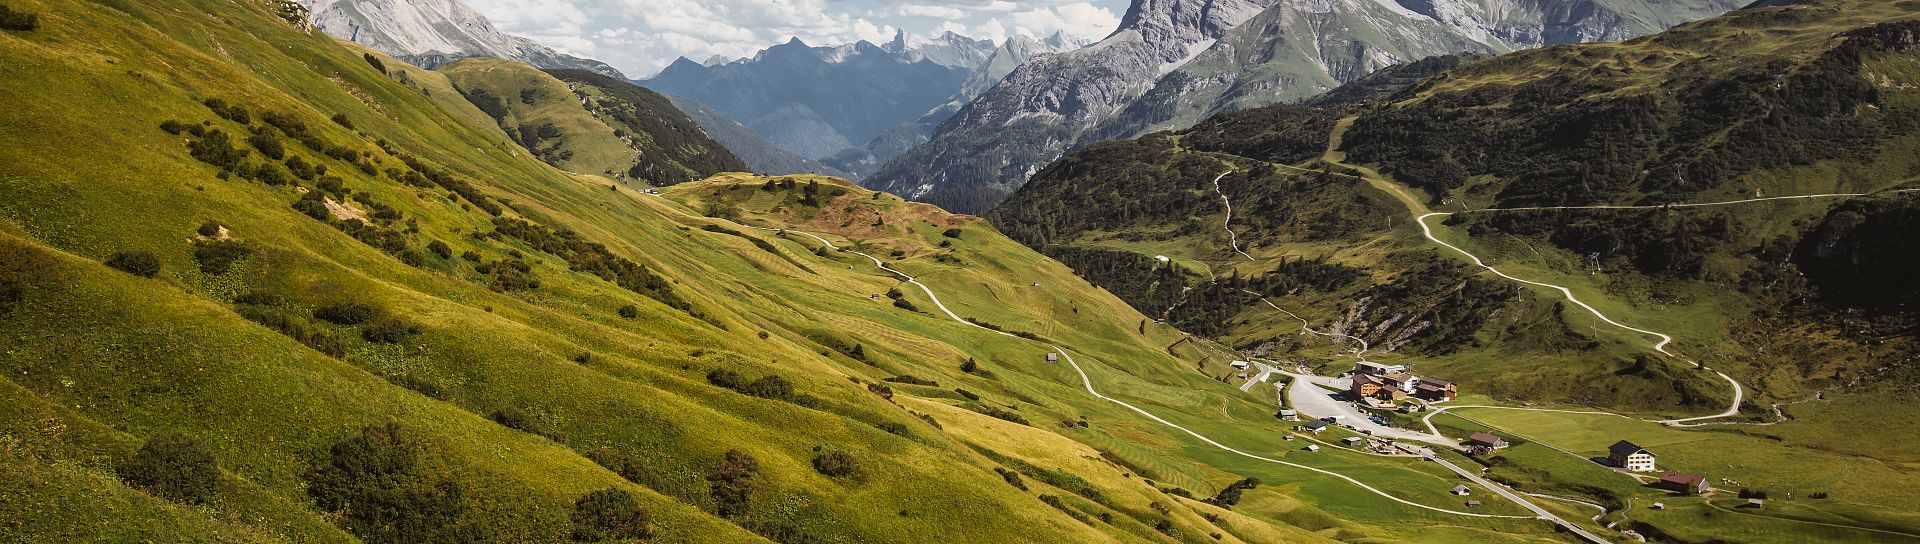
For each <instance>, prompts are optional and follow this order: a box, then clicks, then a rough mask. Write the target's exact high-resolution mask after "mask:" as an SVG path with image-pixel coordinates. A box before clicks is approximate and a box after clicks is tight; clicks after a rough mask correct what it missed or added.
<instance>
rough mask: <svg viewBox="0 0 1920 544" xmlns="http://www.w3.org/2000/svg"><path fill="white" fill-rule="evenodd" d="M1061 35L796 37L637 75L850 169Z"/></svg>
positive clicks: (927, 126)
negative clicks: (749, 53) (998, 39)
mask: <svg viewBox="0 0 1920 544" xmlns="http://www.w3.org/2000/svg"><path fill="white" fill-rule="evenodd" d="M1083 44H1084V43H1083V42H1079V41H1076V40H1073V39H1071V38H1067V37H1066V36H1064V35H1062V34H1056V35H1054V36H1050V37H1048V38H1046V39H1044V40H1041V39H1034V38H1031V37H1027V36H1019V35H1016V36H1014V37H1012V38H1009V39H1007V40H1006V41H1004V42H1003V43H1000V44H995V43H994V42H993V41H991V40H980V39H974V38H969V37H966V36H961V35H959V34H955V33H952V32H947V33H944V34H942V35H940V36H938V37H934V38H921V37H917V36H913V35H911V34H908V33H905V32H900V33H897V34H896V35H895V36H894V38H893V39H892V40H890V41H888V42H887V43H885V44H878V45H876V44H874V43H871V42H865V41H861V42H856V43H852V44H846V45H838V46H813V45H809V44H807V43H805V42H803V41H801V40H799V39H797V38H796V39H793V40H790V41H788V42H787V43H784V44H780V45H776V46H773V47H770V48H768V49H766V50H763V51H761V52H759V53H758V54H756V55H754V56H753V57H751V58H743V59H736V60H731V61H726V60H721V59H709V60H708V61H707V62H705V63H701V62H695V61H693V60H692V59H688V58H681V59H679V60H677V61H675V62H674V63H673V64H672V65H669V66H668V67H667V68H666V69H665V70H662V71H661V72H660V74H659V75H656V76H654V77H652V78H650V79H646V80H643V81H640V82H639V83H640V84H642V85H645V86H647V87H649V88H652V89H655V90H658V91H661V92H663V93H667V94H670V95H675V96H682V97H686V98H689V99H692V100H695V101H698V102H700V103H702V104H706V105H708V106H710V107H712V108H713V109H714V110H715V111H718V112H720V113H721V114H724V115H726V116H727V117H731V118H733V119H735V120H738V121H739V122H740V123H741V124H742V125H744V126H746V127H748V128H750V129H752V130H753V131H754V132H755V133H758V134H759V135H760V136H762V137H763V138H765V139H766V140H767V141H769V142H772V143H773V144H774V145H776V146H778V147H780V148H782V149H785V150H788V151H791V152H793V153H795V154H798V155H800V156H803V157H808V158H812V159H820V160H821V162H824V163H826V164H828V165H829V166H833V167H835V168H837V169H839V170H842V171H845V172H846V173H848V174H849V175H852V176H854V177H859V175H860V174H861V173H863V172H871V171H872V170H873V169H874V168H875V167H877V166H878V165H879V164H881V163H883V162H885V161H886V160H887V159H889V158H891V157H892V156H893V155H896V154H898V153H899V152H901V151H904V150H906V149H908V148H910V147H912V146H914V145H917V144H919V143H921V142H924V141H925V140H926V138H927V136H928V135H930V134H931V133H932V129H933V127H934V126H935V125H937V124H938V123H940V122H941V121H943V120H945V118H946V117H947V116H949V115H951V114H952V112H954V111H957V110H958V109H959V106H960V105H962V104H964V103H966V102H967V101H968V100H970V99H972V97H973V96H974V95H977V94H978V93H979V92H980V91H983V90H985V89H987V88H990V87H991V86H992V85H993V83H995V82H997V81H998V80H999V79H1000V78H1001V77H1004V76H1005V75H1006V74H1007V73H1011V72H1012V71H1013V69H1014V68H1015V67H1017V66H1019V65H1020V64H1021V63H1023V62H1025V61H1026V60H1027V59H1029V58H1032V57H1033V56H1035V55H1039V54H1045V53H1053V52H1059V51H1063V50H1069V49H1073V48H1077V47H1079V46H1080V45H1083Z"/></svg>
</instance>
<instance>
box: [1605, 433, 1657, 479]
mask: <svg viewBox="0 0 1920 544" xmlns="http://www.w3.org/2000/svg"><path fill="white" fill-rule="evenodd" d="M1607 460H1609V461H1612V462H1613V466H1616V467H1620V468H1624V469H1627V470H1630V471H1633V472H1653V465H1654V463H1653V462H1654V457H1653V452H1650V451H1647V449H1646V448H1642V447H1640V446H1636V445H1634V444H1633V443H1632V442H1628V441H1625V440H1621V441H1619V442H1615V443H1613V445H1612V446H1609V447H1607Z"/></svg>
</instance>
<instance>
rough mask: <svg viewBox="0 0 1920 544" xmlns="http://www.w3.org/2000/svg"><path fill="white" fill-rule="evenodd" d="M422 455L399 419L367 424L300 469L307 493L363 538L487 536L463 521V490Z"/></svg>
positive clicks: (436, 539)
mask: <svg viewBox="0 0 1920 544" xmlns="http://www.w3.org/2000/svg"><path fill="white" fill-rule="evenodd" d="M425 453H427V449H426V448H425V447H424V446H423V445H422V444H421V443H420V442H419V441H418V440H417V439H415V438H413V436H412V435H411V434H408V433H407V432H405V430H404V429H402V428H401V427H400V425H399V424H397V423H387V424H385V425H369V426H367V427H366V428H364V429H362V430H361V431H360V434H359V435H357V436H354V437H352V438H348V439H346V440H342V441H340V442H339V443H336V444H334V445H333V447H332V448H330V449H329V450H328V452H327V456H326V458H325V459H322V460H319V461H318V462H316V463H315V464H314V465H313V466H312V467H310V468H309V469H308V470H307V472H306V474H305V479H306V481H307V494H308V495H310V496H312V497H313V501H314V503H315V504H316V505H318V506H319V507H320V508H321V509H323V510H325V511H327V512H332V513H335V514H338V516H339V517H338V521H337V522H336V523H338V524H339V525H340V526H341V527H342V528H344V529H346V530H347V532H350V533H353V535H354V536H357V537H360V540H362V541H364V542H369V543H402V542H435V543H466V542H484V541H486V540H487V534H486V531H485V530H484V529H482V528H480V527H479V526H476V525H473V524H470V523H465V522H464V520H463V519H462V518H463V517H465V515H466V513H467V505H466V501H465V498H464V496H465V493H466V489H465V487H464V486H462V485H461V484H460V482H458V481H455V480H450V479H447V478H444V477H441V476H437V475H435V474H433V472H432V471H430V470H428V469H427V467H425V466H423V465H424V463H423V462H422V457H423V455H424V454H425Z"/></svg>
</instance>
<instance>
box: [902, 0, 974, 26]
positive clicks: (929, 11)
mask: <svg viewBox="0 0 1920 544" xmlns="http://www.w3.org/2000/svg"><path fill="white" fill-rule="evenodd" d="M900 14H901V15H906V16H910V17H932V18H935V19H959V18H961V17H966V16H967V12H965V11H961V10H960V8H954V7H947V6H928V5H922V4H907V5H904V6H900ZM947 22H949V23H951V22H952V21H947Z"/></svg>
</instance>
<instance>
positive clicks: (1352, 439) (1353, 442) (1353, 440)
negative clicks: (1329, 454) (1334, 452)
mask: <svg viewBox="0 0 1920 544" xmlns="http://www.w3.org/2000/svg"><path fill="white" fill-rule="evenodd" d="M1340 443H1341V444H1344V445H1348V446H1359V445H1361V444H1365V443H1367V439H1365V438H1360V437H1358V436H1349V437H1346V438H1342V439H1340Z"/></svg>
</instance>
